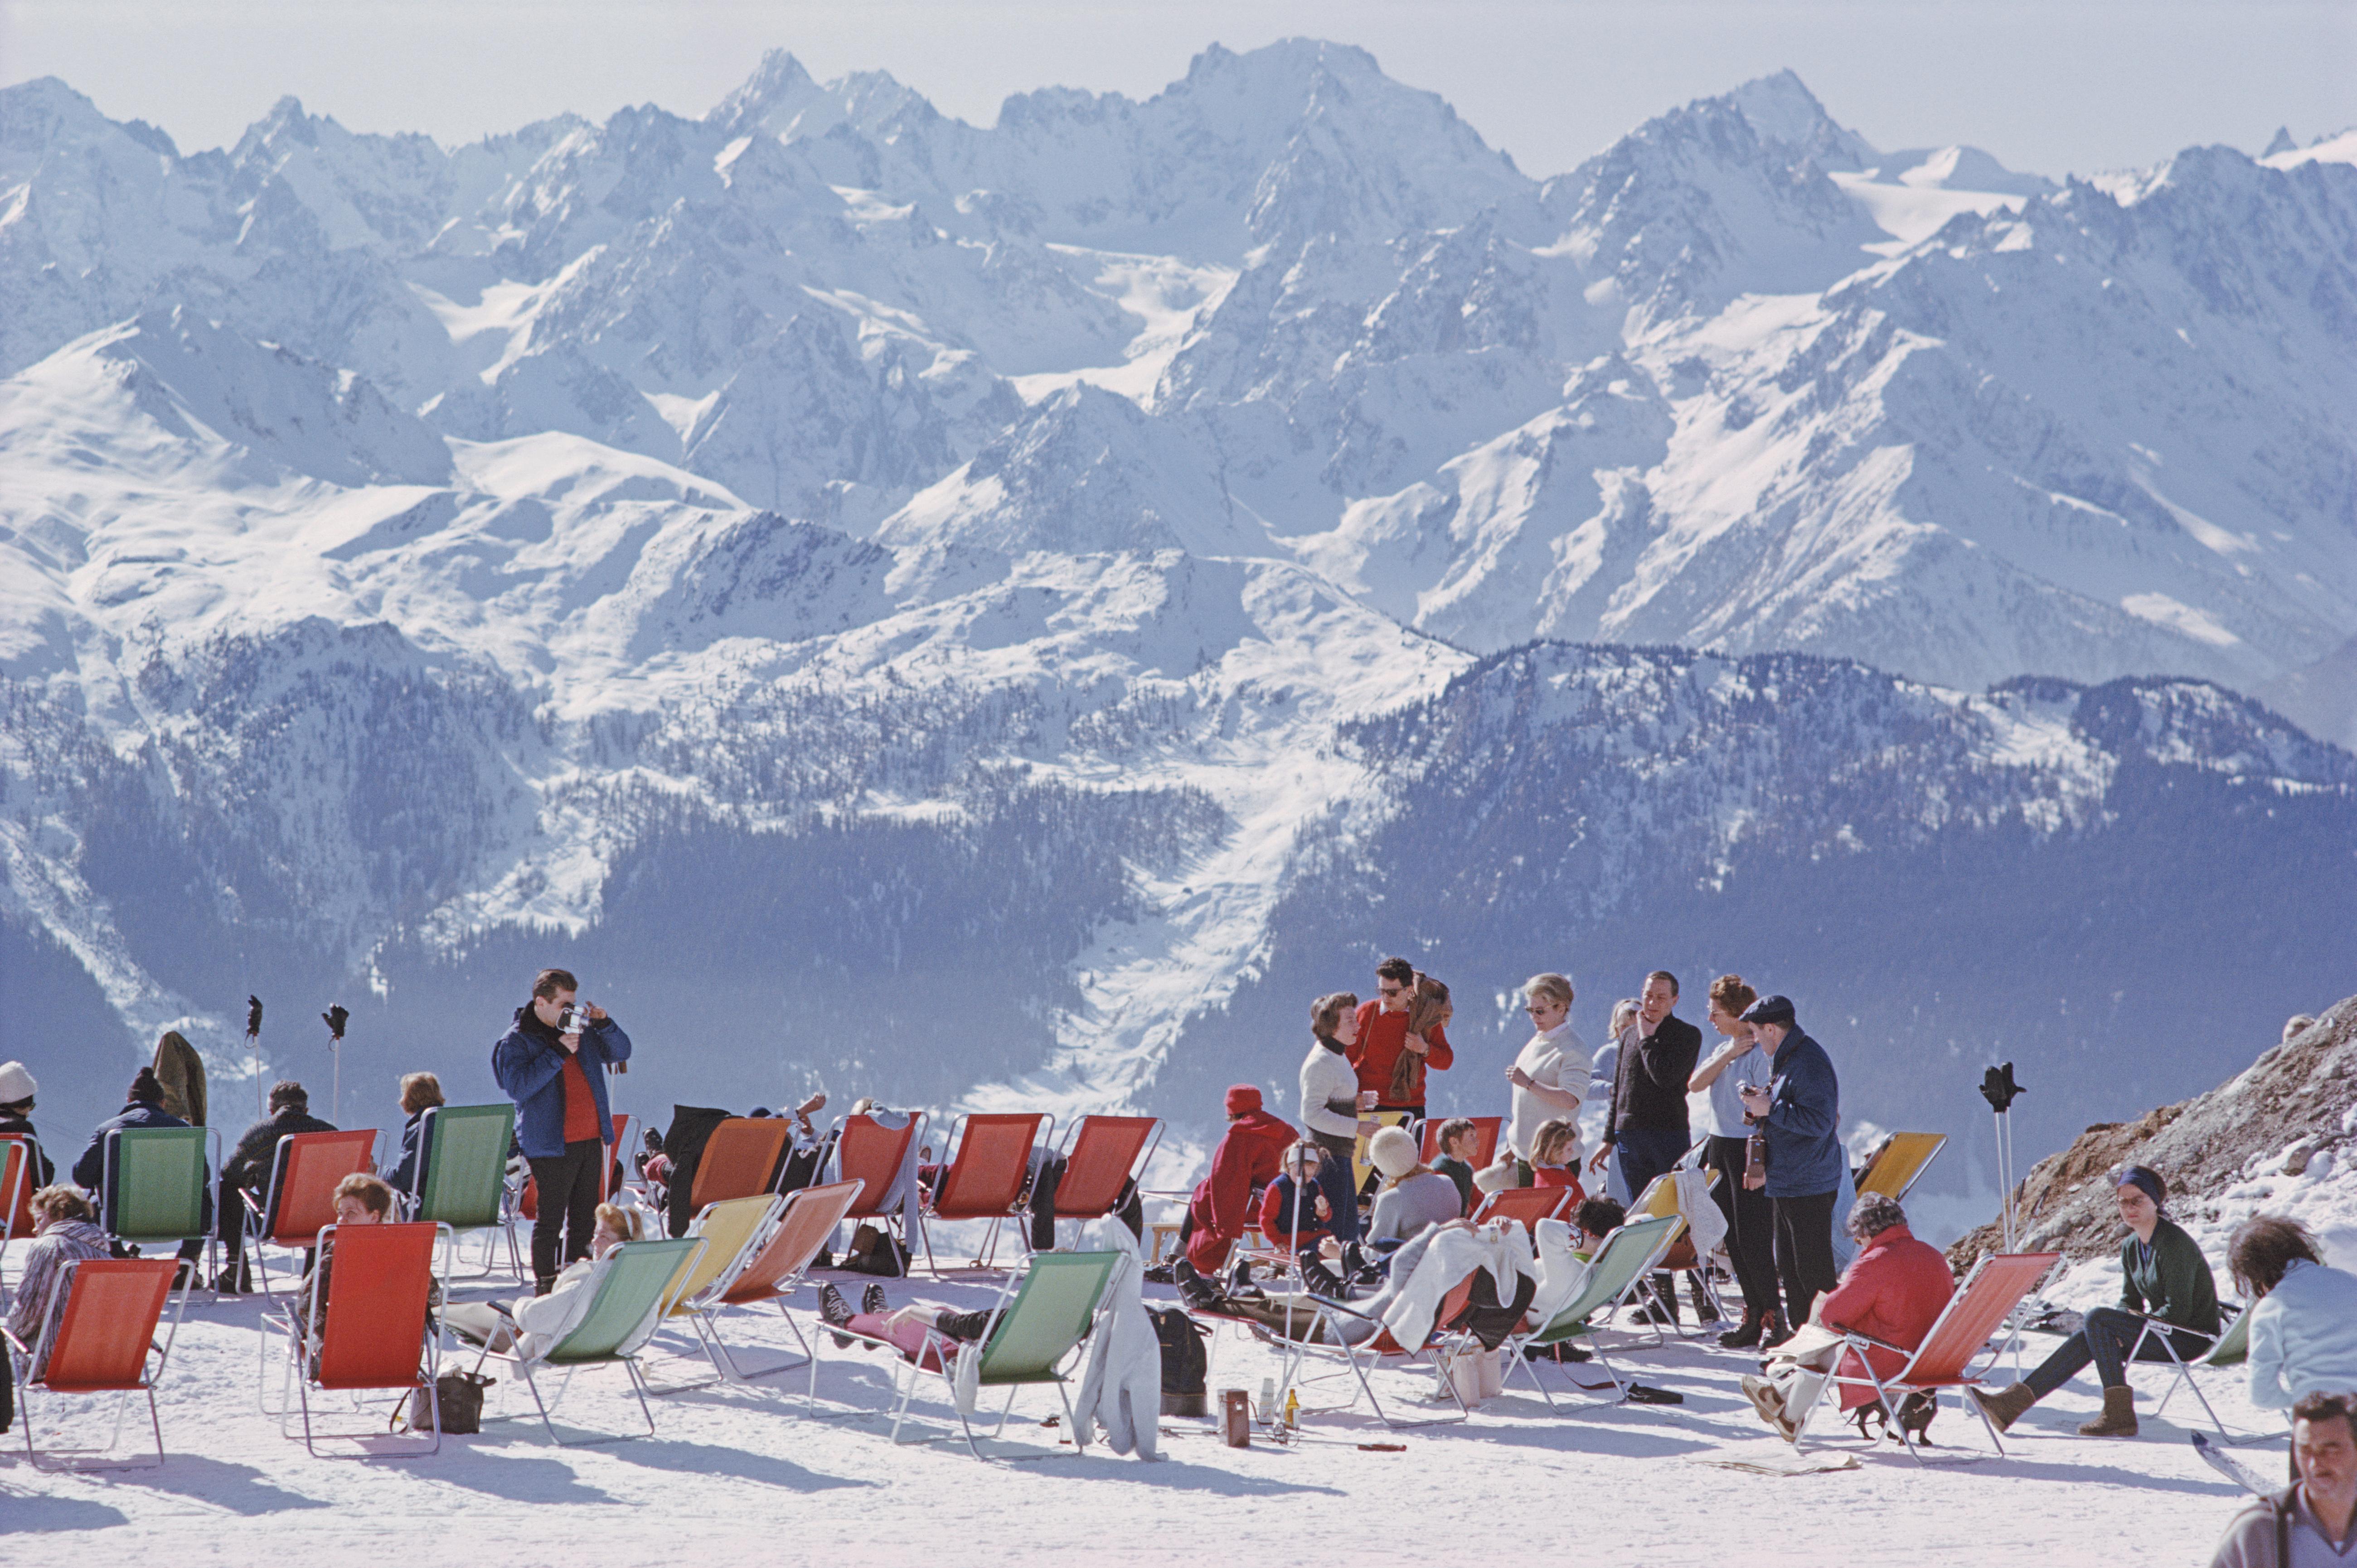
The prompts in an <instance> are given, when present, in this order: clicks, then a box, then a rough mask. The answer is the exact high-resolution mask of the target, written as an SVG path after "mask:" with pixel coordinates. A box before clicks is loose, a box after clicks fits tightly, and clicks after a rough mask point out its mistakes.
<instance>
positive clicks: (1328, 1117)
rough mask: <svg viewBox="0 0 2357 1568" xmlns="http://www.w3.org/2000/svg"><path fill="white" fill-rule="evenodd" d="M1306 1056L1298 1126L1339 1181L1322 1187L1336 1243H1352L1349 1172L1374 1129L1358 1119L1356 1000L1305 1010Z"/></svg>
mask: <svg viewBox="0 0 2357 1568" xmlns="http://www.w3.org/2000/svg"><path fill="white" fill-rule="evenodd" d="M1309 1033H1310V1035H1311V1036H1313V1039H1312V1042H1311V1044H1310V1047H1309V1054H1308V1056H1307V1057H1304V1058H1302V1061H1301V1106H1300V1120H1301V1124H1302V1126H1303V1127H1305V1128H1307V1129H1308V1133H1309V1136H1310V1137H1311V1138H1312V1139H1313V1140H1314V1141H1315V1142H1316V1143H1317V1144H1318V1147H1319V1148H1321V1149H1323V1150H1325V1151H1326V1168H1327V1169H1328V1170H1329V1171H1336V1172H1339V1173H1340V1179H1339V1180H1336V1181H1333V1182H1331V1183H1329V1184H1326V1201H1327V1203H1328V1204H1329V1206H1330V1207H1331V1208H1333V1210H1334V1218H1333V1220H1332V1222H1331V1226H1332V1233H1333V1236H1334V1239H1335V1240H1338V1241H1355V1240H1358V1239H1359V1194H1358V1191H1357V1189H1356V1188H1355V1187H1353V1186H1352V1185H1351V1170H1352V1169H1353V1166H1354V1162H1355V1161H1356V1160H1357V1158H1358V1151H1359V1137H1360V1134H1361V1133H1369V1134H1372V1133H1373V1132H1374V1130H1375V1126H1376V1123H1375V1122H1374V1121H1373V1120H1372V1118H1367V1119H1363V1120H1362V1119H1361V1117H1360V1115H1359V1075H1358V1072H1357V1069H1353V1068H1352V1067H1351V1058H1350V1054H1349V1053H1350V1048H1351V1042H1352V1041H1354V1040H1356V1039H1357V1038H1358V1037H1359V999H1358V998H1357V997H1356V996H1354V995H1352V994H1351V993H1350V992H1347V991H1338V992H1335V993H1333V994H1332V995H1330V996H1321V997H1319V998H1318V1000H1317V1002H1316V1003H1315V1004H1312V1006H1311V1007H1310V1009H1309Z"/></svg>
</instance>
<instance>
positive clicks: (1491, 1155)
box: [1422, 1116, 1506, 1171]
mask: <svg viewBox="0 0 2357 1568" xmlns="http://www.w3.org/2000/svg"><path fill="white" fill-rule="evenodd" d="M1449 1120H1450V1118H1449V1117H1447V1116H1427V1117H1426V1118H1425V1119H1424V1133H1423V1145H1422V1146H1423V1150H1424V1153H1423V1155H1422V1158H1423V1160H1424V1163H1425V1164H1426V1165H1430V1164H1432V1162H1433V1161H1435V1160H1437V1159H1438V1158H1439V1157H1440V1124H1441V1123H1442V1122H1447V1121H1449ZM1467 1120H1468V1121H1469V1122H1472V1123H1473V1168H1474V1169H1475V1170H1477V1171H1478V1170H1480V1168H1481V1167H1482V1166H1483V1165H1488V1164H1489V1163H1490V1162H1491V1160H1494V1159H1496V1158H1497V1157H1498V1134H1499V1131H1500V1129H1501V1128H1503V1127H1504V1126H1505V1124H1506V1119H1505V1118H1504V1117H1503V1116H1471V1117H1468V1118H1467Z"/></svg>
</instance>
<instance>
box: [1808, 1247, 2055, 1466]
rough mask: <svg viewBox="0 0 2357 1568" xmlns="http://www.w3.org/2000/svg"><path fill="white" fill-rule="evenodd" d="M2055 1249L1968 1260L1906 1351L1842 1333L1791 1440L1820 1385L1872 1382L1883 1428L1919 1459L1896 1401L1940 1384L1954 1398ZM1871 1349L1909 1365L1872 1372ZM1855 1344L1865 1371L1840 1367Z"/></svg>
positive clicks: (1976, 1376)
mask: <svg viewBox="0 0 2357 1568" xmlns="http://www.w3.org/2000/svg"><path fill="white" fill-rule="evenodd" d="M2061 1255H2062V1254H2061V1253H2060V1252H1993V1253H1990V1254H1989V1255H1987V1256H1986V1257H1984V1258H1982V1259H1981V1261H1980V1262H1977V1263H1975V1264H1974V1265H1973V1272H1972V1273H1970V1274H1968V1275H1967V1276H1965V1279H1964V1283H1963V1284H1962V1285H1960V1286H1958V1287H1957V1289H1956V1294H1953V1295H1952V1296H1950V1297H1949V1298H1948V1305H1946V1306H1944V1307H1943V1308H1941V1309H1940V1316H1939V1317H1938V1318H1937V1319H1936V1320H1934V1321H1933V1323H1932V1327H1931V1331H1930V1332H1929V1333H1927V1334H1925V1335H1924V1336H1923V1343H1922V1344H1921V1345H1919V1346H1917V1347H1916V1348H1914V1349H1913V1350H1911V1351H1910V1350H1907V1349H1903V1348H1900V1347H1899V1346H1896V1345H1889V1344H1885V1343H1884V1342H1883V1341H1881V1340H1879V1339H1876V1338H1873V1337H1869V1336H1867V1335H1864V1334H1857V1333H1851V1334H1846V1335H1844V1336H1843V1341H1844V1345H1845V1347H1846V1348H1845V1353H1844V1354H1842V1355H1840V1356H1838V1357H1836V1358H1835V1361H1834V1368H1833V1370H1832V1371H1831V1372H1829V1373H1827V1374H1826V1375H1825V1378H1824V1381H1823V1382H1821V1383H1820V1384H1819V1385H1818V1388H1817V1393H1816V1397H1815V1398H1814V1399H1813V1400H1811V1401H1810V1402H1809V1404H1808V1408H1807V1409H1805V1410H1803V1412H1801V1413H1800V1414H1799V1415H1798V1416H1796V1417H1795V1418H1794V1420H1793V1434H1792V1441H1793V1442H1794V1443H1795V1444H1798V1443H1799V1442H1800V1440H1801V1438H1800V1434H1801V1432H1802V1431H1803V1429H1805V1428H1806V1427H1807V1425H1808V1421H1809V1416H1810V1414H1811V1413H1812V1412H1814V1411H1815V1409H1816V1407H1817V1406H1818V1405H1820V1404H1822V1403H1824V1395H1825V1391H1826V1390H1828V1389H1831V1388H1834V1387H1835V1386H1840V1387H1845V1388H1871V1389H1873V1390H1874V1394H1875V1398H1876V1399H1878V1400H1879V1401H1880V1402H1881V1404H1882V1409H1883V1413H1884V1414H1885V1415H1886V1416H1887V1417H1889V1429H1890V1430H1891V1431H1894V1432H1896V1433H1898V1434H1899V1437H1900V1442H1902V1443H1904V1444H1907V1452H1908V1453H1910V1454H1911V1455H1914V1456H1915V1462H1916V1463H1917V1464H1918V1465H1921V1464H1922V1463H1923V1462H1924V1461H1923V1453H1922V1450H1921V1448H1920V1447H1919V1446H1918V1445H1917V1444H1916V1442H1915V1440H1914V1439H1913V1438H1912V1437H1910V1436H1909V1435H1908V1434H1907V1429H1906V1428H1905V1427H1904V1426H1902V1425H1900V1422H1899V1402H1900V1401H1901V1400H1902V1399H1904V1398H1905V1397H1906V1396H1907V1395H1909V1394H1911V1393H1917V1392H1928V1393H1930V1394H1931V1395H1932V1398H1933V1399H1934V1400H1937V1399H1938V1398H1939V1396H1940V1391H1942V1390H1943V1389H1953V1390H1955V1391H1957V1397H1958V1398H1959V1399H1962V1398H1963V1392H1962V1391H1963V1390H1964V1388H1965V1387H1966V1386H1967V1385H1969V1384H1973V1383H1977V1382H1979V1381H1980V1380H1981V1374H1980V1372H1976V1371H1974V1370H1972V1369H1971V1364H1972V1360H1973V1358H1974V1357H1975V1356H1978V1355H1979V1354H1980V1353H1981V1352H1982V1351H1983V1350H1984V1349H1986V1348H1989V1341H1990V1339H1991V1337H1994V1336H1995V1335H1996V1331H1997V1330H1998V1329H1999V1328H2001V1327H2003V1326H2005V1320H2006V1319H2007V1317H2009V1316H2012V1314H2013V1309H2014V1308H2015V1307H2016V1306H2018V1305H2020V1303H2021V1298H2022V1297H2024V1296H2026V1295H2028V1294H2029V1293H2030V1291H2031V1290H2033V1289H2035V1288H2036V1287H2037V1284H2038V1282H2039V1281H2040V1280H2041V1279H2043V1278H2044V1277H2045V1276H2046V1271H2047V1270H2049V1269H2050V1268H2052V1267H2053V1266H2054V1264H2055V1262H2056V1260H2058V1259H2059V1258H2061ZM1868 1348H1873V1349H1877V1350H1888V1351H1889V1352H1891V1353H1892V1354H1894V1355H1899V1356H1904V1357H1906V1358H1907V1364H1906V1365H1905V1366H1903V1367H1901V1368H1900V1369H1899V1370H1898V1371H1897V1372H1896V1373H1895V1374H1893V1375H1892V1376H1890V1377H1888V1378H1885V1377H1881V1376H1879V1375H1878V1374H1877V1373H1876V1371H1875V1369H1874V1363H1873V1362H1872V1361H1869V1360H1867V1359H1866V1355H1865V1352H1866V1351H1867V1349H1868ZM1853 1350H1854V1351H1857V1353H1858V1354H1857V1361H1858V1365H1859V1366H1861V1367H1863V1368H1864V1369H1865V1370H1866V1375H1865V1376H1864V1377H1863V1378H1861V1377H1858V1376H1857V1375H1856V1374H1854V1373H1851V1372H1849V1371H1847V1370H1846V1369H1845V1364H1846V1362H1847V1361H1848V1360H1849V1356H1848V1354H1847V1352H1848V1351H1853ZM1995 1361H1996V1357H1995V1355H1992V1356H1991V1357H1990V1362H1989V1364H1990V1365H1994V1364H1995ZM1983 1370H1986V1367H1984V1368H1983ZM1964 1402H1965V1403H1967V1404H1971V1405H1972V1406H1973V1409H1974V1410H1975V1412H1977V1413H1979V1414H1980V1418H1981V1425H1982V1426H1983V1427H1985V1428H1986V1429H1987V1432H1988V1434H1989V1442H1990V1443H1991V1444H1994V1445H1995V1446H1996V1451H1997V1453H1998V1454H1999V1455H2003V1454H2004V1453H2005V1444H2004V1442H2003V1441H2002V1440H2001V1439H2000V1438H1999V1437H1998V1436H1997V1433H1996V1426H1995V1425H1994V1424H1993V1423H1991V1422H1990V1421H1989V1418H1988V1415H1987V1412H1983V1411H1981V1409H1980V1406H1979V1405H1978V1404H1977V1403H1976V1402H1973V1401H1970V1400H1965V1401H1964Z"/></svg>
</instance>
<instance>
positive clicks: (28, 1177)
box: [0, 1133, 40, 1258]
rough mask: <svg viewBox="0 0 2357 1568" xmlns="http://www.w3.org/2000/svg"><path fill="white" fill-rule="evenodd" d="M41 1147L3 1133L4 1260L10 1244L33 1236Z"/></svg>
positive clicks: (0, 1224) (0, 1200) (0, 1228)
mask: <svg viewBox="0 0 2357 1568" xmlns="http://www.w3.org/2000/svg"><path fill="white" fill-rule="evenodd" d="M39 1149H40V1144H38V1143H36V1142H35V1141H34V1140H32V1139H31V1138H28V1137H27V1136H26V1135H25V1134H24V1133H0V1258H5V1257H6V1256H7V1255H8V1243H9V1242H10V1241H13V1240H16V1238H17V1237H19V1236H30V1235H31V1234H32V1233H33V1187H34V1178H33V1172H34V1170H35V1169H36V1168H37V1165H38V1162H37V1161H36V1160H35V1159H34V1155H36V1154H37V1153H38V1152H39Z"/></svg>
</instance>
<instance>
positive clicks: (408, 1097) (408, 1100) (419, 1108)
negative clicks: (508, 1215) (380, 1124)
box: [385, 1072, 449, 1212]
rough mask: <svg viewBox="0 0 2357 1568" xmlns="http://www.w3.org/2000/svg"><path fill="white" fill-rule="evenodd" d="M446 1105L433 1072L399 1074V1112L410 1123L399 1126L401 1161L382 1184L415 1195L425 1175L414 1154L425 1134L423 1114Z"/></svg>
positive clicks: (440, 1084) (405, 1194)
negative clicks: (419, 1181) (438, 1106)
mask: <svg viewBox="0 0 2357 1568" xmlns="http://www.w3.org/2000/svg"><path fill="white" fill-rule="evenodd" d="M447 1103H449V1102H448V1101H446V1100H444V1099H443V1098H442V1080H441V1079H438V1078H436V1077H435V1076H434V1075H433V1074H432V1073H430V1072H413V1073H404V1074H403V1075H402V1079H401V1113H402V1114H403V1115H404V1116H406V1117H408V1118H409V1120H408V1121H406V1122H403V1123H402V1124H401V1160H400V1162H399V1163H398V1164H396V1165H394V1166H393V1174H392V1175H391V1176H387V1177H386V1178H385V1182H386V1185H388V1186H390V1187H392V1188H393V1191H395V1192H397V1193H400V1194H401V1195H402V1196H403V1197H416V1196H417V1183H418V1180H419V1178H420V1177H421V1176H423V1175H424V1173H423V1172H421V1171H420V1170H419V1169H418V1168H417V1155H418V1144H419V1143H420V1142H422V1141H423V1140H424V1138H425V1113H426V1112H428V1111H431V1110H433V1109H434V1108H435V1107H436V1106H437V1105H446V1104H447ZM412 1212H414V1210H413V1211H412Z"/></svg>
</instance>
